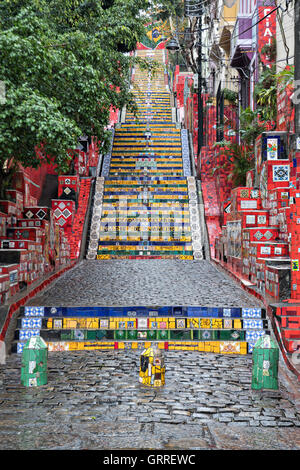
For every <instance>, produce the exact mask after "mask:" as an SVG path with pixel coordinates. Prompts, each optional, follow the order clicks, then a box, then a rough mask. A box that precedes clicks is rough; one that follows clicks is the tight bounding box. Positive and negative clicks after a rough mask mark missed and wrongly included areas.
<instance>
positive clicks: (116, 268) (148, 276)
mask: <svg viewBox="0 0 300 470" xmlns="http://www.w3.org/2000/svg"><path fill="white" fill-rule="evenodd" d="M199 280H201V282H199ZM30 304H31V305H48V306H51V305H60V306H65V305H66V306H71V305H76V306H80V305H83V306H87V305H94V306H95V305H128V306H129V305H201V306H214V307H218V306H222V307H224V306H225V307H236V306H237V307H241V306H243V307H255V306H260V303H259V302H258V300H257V299H256V298H255V297H251V298H250V297H249V296H248V295H247V294H246V293H245V291H243V289H242V288H241V287H239V286H238V284H237V283H235V282H234V281H233V280H232V279H231V278H230V277H229V276H226V275H224V273H223V272H220V271H219V270H218V269H217V268H216V267H215V266H214V265H213V264H212V263H210V262H209V261H183V260H151V259H150V260H137V261H135V260H108V261H101V262H99V261H88V260H84V261H82V262H81V263H80V264H79V265H78V266H76V267H75V268H74V269H72V270H70V271H68V272H67V273H66V274H64V275H63V276H61V278H60V279H58V280H57V281H56V282H55V283H54V284H53V285H52V286H51V287H50V288H49V289H48V290H46V291H45V292H43V293H42V294H41V295H39V296H37V297H35V299H33V300H32V301H30Z"/></svg>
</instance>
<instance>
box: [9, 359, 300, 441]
mask: <svg viewBox="0 0 300 470" xmlns="http://www.w3.org/2000/svg"><path fill="white" fill-rule="evenodd" d="M139 360H140V352H138V351H128V352H126V353H125V352H124V351H123V352H120V351H84V352H81V353H67V354H64V353H50V354H49V360H48V384H47V385H45V386H43V387H39V388H25V387H23V386H22V385H21V384H20V367H21V358H20V356H17V355H12V356H9V357H8V359H7V364H6V365H5V366H0V385H1V391H0V415H1V420H0V449H2V450H3V449H6V450H12V449H15V450H35V449H40V450H66V449H67V450H76V449H77V450H83V449H90V450H94V449H95V450H100V449H102V450H103V449H105V450H108V449H127V450H129V449H130V450H133V449H144V450H149V449H150V450H153V449H156V450H160V449H164V450H170V449H171V450H184V449H195V450H196V449H198V450H200V449H234V450H237V449H268V450H271V449H274V450H275V449H293V450H296V449H298V450H299V449H300V427H299V426H300V413H299V412H298V411H299V410H298V411H297V408H296V406H295V403H293V400H292V399H291V397H290V395H289V393H288V392H287V390H286V388H285V385H284V384H283V383H280V390H279V392H268V394H267V395H263V396H261V395H260V394H259V393H255V392H252V391H251V362H252V360H251V357H250V356H225V355H214V354H201V353H192V352H188V351H177V352H174V351H172V352H171V351H168V352H165V362H166V385H165V386H164V387H162V388H161V389H152V388H146V387H143V386H142V385H140V384H139V382H138V373H139Z"/></svg>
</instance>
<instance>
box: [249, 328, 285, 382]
mask: <svg viewBox="0 0 300 470" xmlns="http://www.w3.org/2000/svg"><path fill="white" fill-rule="evenodd" d="M252 360H253V367H252V387H251V388H252V390H278V360H279V348H278V346H277V344H276V343H275V341H274V340H273V339H272V338H271V337H270V336H269V335H265V336H262V337H261V338H259V339H258V340H257V342H256V343H255V346H254V348H253V353H252Z"/></svg>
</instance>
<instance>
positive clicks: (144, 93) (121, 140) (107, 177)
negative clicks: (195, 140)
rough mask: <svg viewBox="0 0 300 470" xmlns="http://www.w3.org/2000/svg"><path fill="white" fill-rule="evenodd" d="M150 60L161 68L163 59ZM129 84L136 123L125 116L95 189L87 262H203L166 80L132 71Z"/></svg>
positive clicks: (191, 183)
mask: <svg viewBox="0 0 300 470" xmlns="http://www.w3.org/2000/svg"><path fill="white" fill-rule="evenodd" d="M140 54H142V52H141V51H140ZM143 54H144V55H145V53H144V52H143ZM153 55H154V58H155V60H158V61H160V62H161V64H162V62H163V52H162V51H156V52H155V53H154V52H153V53H151V57H152V56H153ZM133 83H134V93H135V94H136V100H137V104H138V113H137V119H136V118H135V116H134V115H133V114H132V113H130V112H127V113H126V121H125V123H123V124H121V125H120V126H119V127H118V128H117V129H116V130H115V133H114V140H113V146H112V151H111V154H109V155H107V156H106V159H105V161H104V164H103V171H102V177H100V178H98V181H97V185H96V193H95V202H94V214H93V219H92V226H93V230H92V231H91V239H90V246H89V250H88V254H87V258H88V259H94V258H97V259H114V258H179V259H194V258H196V259H202V245H201V235H200V224H199V214H198V211H197V208H198V206H197V194H196V185H195V180H194V178H193V177H192V176H191V172H190V171H191V170H190V161H189V153H188V141H187V134H186V131H185V130H180V129H178V128H177V126H176V124H175V123H173V122H172V111H171V105H170V93H169V92H168V90H167V88H166V85H165V78H164V74H163V73H162V72H161V71H159V72H157V75H155V76H154V77H152V76H151V74H149V73H148V72H145V71H141V70H136V71H135V72H134V81H133ZM100 216H101V221H100V219H99V217H100ZM97 232H98V237H97V239H96V233H97ZM96 242H97V243H96Z"/></svg>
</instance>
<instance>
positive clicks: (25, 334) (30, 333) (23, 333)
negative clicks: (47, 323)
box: [19, 329, 40, 340]
mask: <svg viewBox="0 0 300 470" xmlns="http://www.w3.org/2000/svg"><path fill="white" fill-rule="evenodd" d="M36 336H40V330H39V329H34V330H29V329H28V330H27V329H26V330H20V332H19V339H20V340H27V339H30V338H34V337H36Z"/></svg>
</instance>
